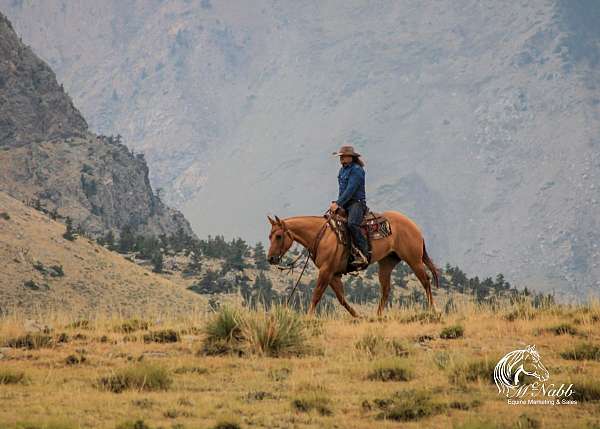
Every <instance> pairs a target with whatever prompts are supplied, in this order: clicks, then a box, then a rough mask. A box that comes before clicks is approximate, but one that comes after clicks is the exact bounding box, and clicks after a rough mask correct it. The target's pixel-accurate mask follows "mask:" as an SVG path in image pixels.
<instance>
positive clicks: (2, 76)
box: [0, 14, 193, 234]
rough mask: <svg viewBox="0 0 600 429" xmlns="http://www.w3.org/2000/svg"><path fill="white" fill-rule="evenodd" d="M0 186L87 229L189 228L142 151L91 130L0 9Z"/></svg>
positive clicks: (152, 230) (141, 230) (158, 230)
mask: <svg viewBox="0 0 600 429" xmlns="http://www.w3.org/2000/svg"><path fill="white" fill-rule="evenodd" d="M0 100H1V103H0V190H1V191H5V192H7V193H8V194H10V195H12V196H14V197H16V198H19V199H21V200H23V201H34V200H36V201H37V200H39V204H40V205H41V206H42V207H44V208H46V209H47V210H50V211H54V210H56V211H57V213H58V215H61V216H64V217H66V216H70V217H71V218H72V219H73V220H74V222H75V223H76V224H79V225H81V226H82V227H83V229H84V230H85V231H87V232H89V233H91V234H103V233H105V232H106V230H107V229H114V230H118V229H120V228H122V227H123V226H126V225H129V226H131V227H133V228H134V230H136V231H138V232H139V233H148V234H161V233H167V234H168V233H174V232H176V231H177V230H178V229H180V228H181V229H183V230H184V231H185V232H186V233H188V234H193V233H192V231H191V228H190V226H189V224H188V222H187V221H186V220H185V218H184V217H183V215H182V214H181V213H179V212H177V211H176V210H172V209H170V208H168V207H166V206H165V205H164V204H163V203H162V201H161V200H160V198H159V197H158V196H157V195H155V194H154V193H153V191H152V188H151V186H150V181H149V179H148V166H147V164H146V161H145V159H144V156H143V155H142V154H137V155H136V154H134V153H133V152H130V151H129V149H127V147H125V146H124V145H123V144H122V143H121V142H120V137H117V138H113V137H106V136H97V135H95V134H92V133H90V132H88V130H87V124H86V122H85V120H84V119H83V117H82V116H81V114H80V113H79V111H78V110H77V109H76V108H75V107H74V106H73V103H72V101H71V99H70V98H69V96H68V95H67V94H66V93H65V91H64V90H63V87H62V85H59V84H58V82H57V81H56V77H55V75H54V73H53V72H52V70H51V69H50V68H49V67H48V66H47V65H46V64H45V63H44V62H43V61H42V60H40V59H39V58H38V57H37V56H36V55H35V54H34V53H33V52H32V50H31V49H30V48H28V47H26V46H25V45H23V43H22V42H21V41H20V40H19V38H18V37H17V35H16V33H15V32H14V30H13V27H12V25H11V23H10V22H9V21H8V20H7V19H6V17H5V16H3V15H2V14H0Z"/></svg>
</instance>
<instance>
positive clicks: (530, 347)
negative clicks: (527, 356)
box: [527, 345, 535, 352]
mask: <svg viewBox="0 0 600 429" xmlns="http://www.w3.org/2000/svg"><path fill="white" fill-rule="evenodd" d="M527 351H528V352H534V351H535V345H533V346H527Z"/></svg>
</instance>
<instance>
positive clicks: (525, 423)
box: [514, 414, 542, 429]
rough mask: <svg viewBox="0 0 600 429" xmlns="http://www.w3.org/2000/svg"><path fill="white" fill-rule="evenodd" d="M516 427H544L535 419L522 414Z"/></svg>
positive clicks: (519, 428)
mask: <svg viewBox="0 0 600 429" xmlns="http://www.w3.org/2000/svg"><path fill="white" fill-rule="evenodd" d="M514 427H515V428H516V429H539V428H541V427H542V423H541V422H540V421H539V420H538V419H536V418H534V417H531V416H528V415H527V414H521V415H520V416H519V419H518V420H517V422H516V424H515V426H514Z"/></svg>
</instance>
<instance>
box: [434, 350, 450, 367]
mask: <svg viewBox="0 0 600 429" xmlns="http://www.w3.org/2000/svg"><path fill="white" fill-rule="evenodd" d="M451 361H452V357H451V356H450V353H448V352H447V351H445V350H441V351H437V352H435V354H434V355H433V363H435V364H436V366H437V367H438V368H439V369H446V368H448V366H449V365H450V362H451Z"/></svg>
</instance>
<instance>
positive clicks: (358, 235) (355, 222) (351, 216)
mask: <svg viewBox="0 0 600 429" xmlns="http://www.w3.org/2000/svg"><path fill="white" fill-rule="evenodd" d="M363 216H364V208H363V206H362V204H361V203H359V202H355V203H353V204H351V205H350V207H348V229H349V230H350V233H351V234H352V239H353V241H354V243H355V244H356V246H357V247H358V248H359V249H360V251H361V252H362V254H363V255H364V256H365V258H368V255H369V246H368V244H367V239H366V238H365V236H364V235H363V233H362V231H361V230H360V224H361V222H362V219H363Z"/></svg>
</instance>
